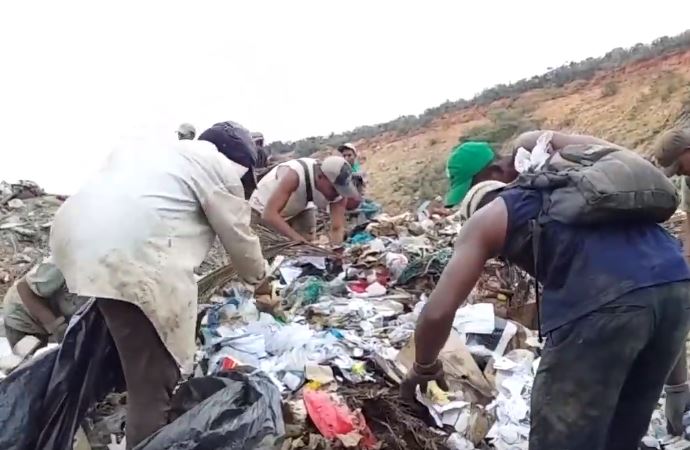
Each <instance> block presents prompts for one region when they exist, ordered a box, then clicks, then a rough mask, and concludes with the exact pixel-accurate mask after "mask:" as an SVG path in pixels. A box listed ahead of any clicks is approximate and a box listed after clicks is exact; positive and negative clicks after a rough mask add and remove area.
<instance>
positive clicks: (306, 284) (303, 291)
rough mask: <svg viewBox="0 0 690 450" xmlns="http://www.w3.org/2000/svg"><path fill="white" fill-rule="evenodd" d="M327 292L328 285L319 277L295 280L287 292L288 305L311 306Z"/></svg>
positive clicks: (285, 295)
mask: <svg viewBox="0 0 690 450" xmlns="http://www.w3.org/2000/svg"><path fill="white" fill-rule="evenodd" d="M326 291H327V284H326V282H325V281H323V280H322V279H321V278H318V277H303V278H298V279H297V280H295V281H294V282H293V283H292V284H291V285H290V286H288V288H287V289H286V290H285V293H284V297H285V301H286V303H287V304H288V305H311V304H313V303H316V302H317V301H318V300H319V298H320V297H321V295H323V294H324V293H325V292H326Z"/></svg>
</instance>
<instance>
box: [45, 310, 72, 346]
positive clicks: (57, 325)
mask: <svg viewBox="0 0 690 450" xmlns="http://www.w3.org/2000/svg"><path fill="white" fill-rule="evenodd" d="M68 325H69V324H68V323H67V322H66V321H65V318H64V317H62V316H60V317H58V318H57V319H55V321H54V322H53V323H51V324H50V325H48V326H47V327H46V330H47V331H48V333H50V336H52V337H53V339H55V342H57V343H60V342H62V340H63V339H64V338H65V333H66V332H67V326H68Z"/></svg>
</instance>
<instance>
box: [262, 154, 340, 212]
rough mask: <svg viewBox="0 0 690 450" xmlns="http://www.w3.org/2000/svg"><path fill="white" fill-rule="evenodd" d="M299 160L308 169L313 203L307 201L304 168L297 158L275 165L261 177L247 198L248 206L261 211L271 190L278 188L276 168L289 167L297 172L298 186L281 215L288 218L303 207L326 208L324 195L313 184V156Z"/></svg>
mask: <svg viewBox="0 0 690 450" xmlns="http://www.w3.org/2000/svg"><path fill="white" fill-rule="evenodd" d="M300 160H301V161H303V162H304V163H305V164H306V165H307V167H308V169H309V178H310V183H311V189H312V196H313V203H314V204H311V203H309V202H307V183H306V177H305V176H304V168H303V167H302V165H301V164H300V163H299V161H298V160H296V159H293V160H290V161H287V162H284V163H282V164H279V165H277V166H276V167H274V168H273V169H271V171H270V172H268V173H267V174H266V175H265V176H264V177H263V178H262V179H261V181H259V184H258V185H257V187H256V190H255V191H254V193H253V194H252V196H251V198H250V199H249V206H251V207H252V209H253V210H255V211H257V212H259V213H263V211H264V208H265V207H266V203H268V199H269V198H270V197H271V195H272V194H273V191H275V189H277V188H278V184H279V180H278V170H279V169H280V168H281V167H289V168H290V169H292V170H294V171H295V172H296V173H297V176H298V177H299V186H298V187H297V190H296V191H295V192H293V193H292V195H290V198H289V199H288V201H287V203H286V204H285V207H284V208H283V210H282V211H281V212H280V215H281V217H283V218H285V219H290V218H292V217H295V216H296V215H297V214H299V213H301V212H302V211H304V210H305V209H308V208H313V207H314V206H316V207H318V208H321V209H326V208H327V206H328V201H327V200H326V197H324V196H323V194H321V193H320V192H319V191H318V190H317V189H316V185H315V184H314V178H315V177H314V166H316V164H317V161H316V160H315V159H313V158H300Z"/></svg>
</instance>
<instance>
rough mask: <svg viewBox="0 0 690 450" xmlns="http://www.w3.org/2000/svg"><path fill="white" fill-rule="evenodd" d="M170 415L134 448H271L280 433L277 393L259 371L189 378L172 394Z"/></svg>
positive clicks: (168, 449) (199, 449)
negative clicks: (163, 423) (159, 427)
mask: <svg viewBox="0 0 690 450" xmlns="http://www.w3.org/2000/svg"><path fill="white" fill-rule="evenodd" d="M171 414H172V416H173V417H177V418H176V419H175V420H174V421H173V422H172V423H170V424H169V425H167V426H165V427H163V428H162V429H160V430H159V431H158V432H156V433H155V434H154V435H152V436H150V437H149V438H148V439H146V440H145V441H144V442H142V443H140V444H139V445H138V446H137V447H136V450H159V449H163V448H164V449H167V450H170V449H172V450H182V449H184V450H193V449H196V450H202V449H203V450H231V449H232V450H235V449H237V450H243V449H244V450H251V449H273V448H275V446H276V443H278V441H279V440H280V439H281V438H282V437H283V435H284V434H285V424H284V423H283V414H282V410H281V402H280V392H279V391H278V388H277V387H276V386H275V385H274V384H273V383H272V382H271V380H270V379H269V378H268V377H267V376H266V375H265V374H263V373H261V372H256V373H251V374H247V373H242V372H240V371H233V372H229V373H222V374H219V376H214V377H201V378H192V379H191V380H189V381H188V382H187V383H185V384H183V385H182V386H181V387H180V388H179V389H178V391H177V392H176V393H175V395H174V396H173V399H172V405H171Z"/></svg>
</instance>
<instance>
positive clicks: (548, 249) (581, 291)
mask: <svg viewBox="0 0 690 450" xmlns="http://www.w3.org/2000/svg"><path fill="white" fill-rule="evenodd" d="M500 197H501V198H502V199H503V201H504V202H505V204H506V208H507V211H508V227H507V232H506V240H505V247H504V248H503V250H502V252H501V256H503V257H504V258H505V259H507V260H508V261H510V262H512V263H514V264H517V265H518V266H520V267H521V268H522V269H524V270H525V271H527V272H528V273H531V274H532V275H534V271H533V268H534V260H533V258H532V257H533V252H532V241H531V231H530V228H529V227H530V221H531V220H532V219H535V218H536V217H537V216H538V214H539V212H540V210H541V207H542V198H541V193H539V192H538V191H534V190H525V189H521V188H513V189H509V190H506V191H504V192H503V193H501V194H500ZM538 264H539V266H538V267H539V270H538V271H539V282H540V283H541V285H542V286H543V291H542V292H543V296H542V304H541V310H542V331H543V332H545V333H548V332H549V331H552V330H555V329H556V328H558V327H560V326H562V325H565V324H566V323H568V322H570V321H573V320H575V319H577V318H579V317H582V316H584V315H585V314H588V313H589V312H592V311H594V310H596V309H598V308H600V307H601V306H603V305H606V304H608V303H610V302H613V301H614V300H616V299H618V298H619V297H621V296H623V295H625V294H627V293H629V292H632V291H634V290H636V289H642V288H645V287H651V286H656V285H661V284H666V283H672V282H676V281H684V280H688V279H690V272H689V271H688V266H687V264H686V263H685V260H684V259H683V254H682V251H681V247H680V243H679V242H678V240H676V239H675V238H674V237H672V236H671V235H669V234H668V233H667V232H666V231H665V230H664V229H663V228H662V227H661V226H659V225H657V224H655V223H635V224H606V225H600V226H596V227H595V226H592V227H588V226H572V225H567V224H563V223H559V222H548V223H546V224H545V225H544V226H543V228H542V232H541V238H540V248H539V258H538Z"/></svg>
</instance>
